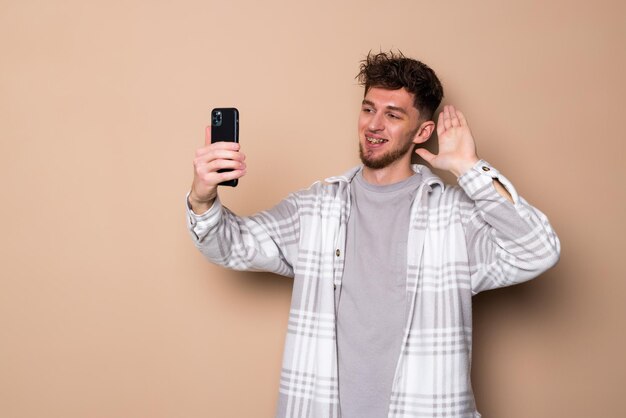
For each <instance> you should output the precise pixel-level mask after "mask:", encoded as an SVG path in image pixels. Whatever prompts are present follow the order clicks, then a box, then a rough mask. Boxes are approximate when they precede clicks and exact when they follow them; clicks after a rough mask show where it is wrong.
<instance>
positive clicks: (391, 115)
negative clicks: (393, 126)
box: [389, 113, 400, 119]
mask: <svg viewBox="0 0 626 418" xmlns="http://www.w3.org/2000/svg"><path fill="white" fill-rule="evenodd" d="M389 117H390V118H391V119H400V118H399V117H398V115H395V114H393V113H390V114H389Z"/></svg>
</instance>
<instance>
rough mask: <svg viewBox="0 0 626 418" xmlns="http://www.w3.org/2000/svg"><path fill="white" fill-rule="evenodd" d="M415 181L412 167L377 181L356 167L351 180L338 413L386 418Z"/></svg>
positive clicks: (401, 321) (402, 317) (403, 302)
mask: <svg viewBox="0 0 626 418" xmlns="http://www.w3.org/2000/svg"><path fill="white" fill-rule="evenodd" d="M420 182H421V175H420V174H414V175H413V176H411V177H409V178H408V179H406V180H403V181H401V182H399V183H394V184H390V185H385V186H377V185H373V184H369V183H367V182H366V181H365V179H363V175H362V172H359V173H358V174H357V175H356V176H355V178H354V181H353V182H352V188H351V197H352V206H351V210H350V217H349V219H348V230H347V242H346V258H345V266H344V274H343V279H342V290H341V295H340V298H339V304H338V313H337V345H338V352H339V401H340V406H341V414H342V417H343V418H383V417H387V412H388V409H389V401H390V398H391V386H392V380H393V376H394V373H395V368H396V362H397V360H398V357H399V355H400V345H401V343H402V336H403V329H404V325H405V322H406V309H407V294H406V271H407V266H406V263H407V254H406V247H407V240H408V233H409V215H410V210H411V205H412V203H413V200H414V198H415V194H416V192H417V187H418V186H419V183H420Z"/></svg>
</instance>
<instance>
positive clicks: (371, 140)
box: [365, 136, 387, 144]
mask: <svg viewBox="0 0 626 418" xmlns="http://www.w3.org/2000/svg"><path fill="white" fill-rule="evenodd" d="M365 139H366V140H367V142H369V143H370V144H382V143H383V142H387V140H386V139H383V138H372V137H371V136H366V137H365Z"/></svg>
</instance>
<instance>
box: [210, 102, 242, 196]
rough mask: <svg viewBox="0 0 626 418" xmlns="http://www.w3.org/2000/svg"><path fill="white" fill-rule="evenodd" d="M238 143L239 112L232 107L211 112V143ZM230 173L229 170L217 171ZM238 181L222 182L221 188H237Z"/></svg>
mask: <svg viewBox="0 0 626 418" xmlns="http://www.w3.org/2000/svg"><path fill="white" fill-rule="evenodd" d="M218 141H228V142H239V110H237V109H235V108H234V107H220V108H215V109H213V110H211V142H212V143H213V142H218ZM224 171H232V169H230V168H226V169H222V170H219V171H218V172H219V173H223V172H224ZM237 180H238V179H234V180H228V181H223V182H221V183H220V185H221V186H231V187H235V186H237V183H238V181H237Z"/></svg>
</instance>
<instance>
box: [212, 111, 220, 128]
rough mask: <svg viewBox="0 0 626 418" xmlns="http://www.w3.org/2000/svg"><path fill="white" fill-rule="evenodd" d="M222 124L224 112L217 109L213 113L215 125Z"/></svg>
mask: <svg viewBox="0 0 626 418" xmlns="http://www.w3.org/2000/svg"><path fill="white" fill-rule="evenodd" d="M221 124H222V112H220V111H219V110H218V111H215V112H214V113H213V125H215V126H220V125H221Z"/></svg>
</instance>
